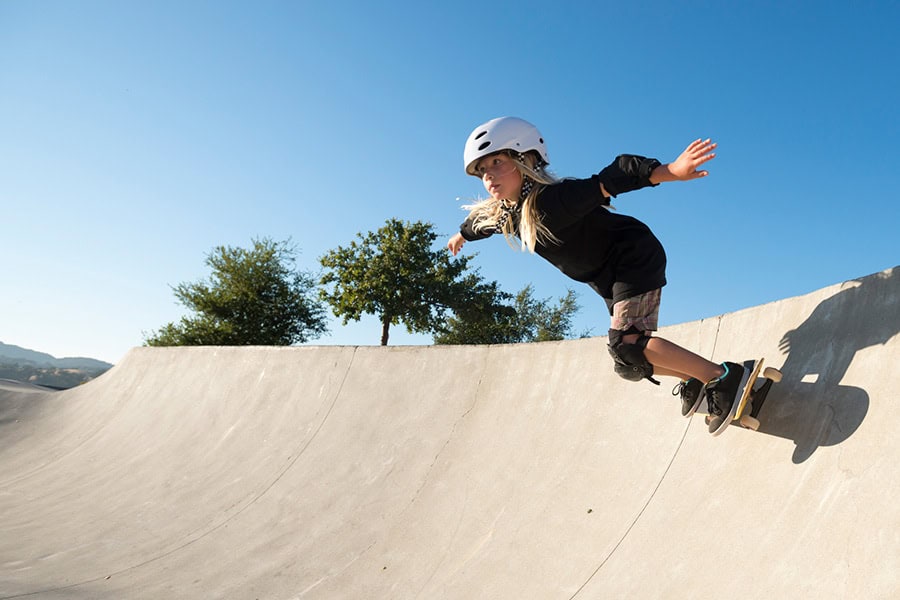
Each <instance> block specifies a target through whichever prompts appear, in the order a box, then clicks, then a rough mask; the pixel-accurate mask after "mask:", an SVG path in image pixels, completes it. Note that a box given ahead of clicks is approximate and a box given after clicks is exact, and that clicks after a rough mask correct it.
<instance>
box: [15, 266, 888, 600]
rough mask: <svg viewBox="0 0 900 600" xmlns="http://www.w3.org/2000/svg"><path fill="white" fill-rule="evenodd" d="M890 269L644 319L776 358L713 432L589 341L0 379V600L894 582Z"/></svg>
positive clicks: (628, 593)
mask: <svg viewBox="0 0 900 600" xmlns="http://www.w3.org/2000/svg"><path fill="white" fill-rule="evenodd" d="M898 331H900V270H898V269H897V268H894V269H891V270H889V271H885V272H883V273H877V274H875V275H871V276H868V277H865V278H861V279H859V280H856V281H852V282H847V283H845V284H841V285H836V286H833V287H829V288H826V289H823V290H820V291H817V292H814V293H812V294H809V295H806V296H802V297H798V298H791V299H787V300H783V301H780V302H776V303H773V304H769V305H766V306H760V307H756V308H751V309H748V310H744V311H741V312H737V313H733V314H727V315H724V316H721V317H716V318H712V319H706V320H703V321H699V322H694V323H687V324H683V325H678V326H674V327H668V328H665V329H664V330H663V331H662V332H661V335H664V336H665V337H667V338H669V339H672V340H674V341H676V342H679V343H681V344H683V345H686V346H688V347H692V348H694V349H697V350H698V351H699V352H700V353H702V354H704V355H706V356H709V357H711V358H713V359H715V360H717V361H721V360H725V359H729V360H735V359H737V360H741V359H746V358H753V357H758V356H765V357H766V359H767V361H768V362H769V363H770V364H772V365H773V366H780V367H782V370H783V371H784V376H785V379H784V381H783V382H782V383H781V384H780V385H778V386H776V387H775V388H773V390H772V393H771V395H770V397H769V401H768V404H767V405H766V407H765V409H764V411H763V413H762V415H761V419H762V421H763V427H762V431H761V432H751V431H747V430H743V429H740V428H738V427H732V428H730V429H729V430H728V431H726V432H725V433H724V434H723V435H722V436H721V437H718V438H712V437H710V436H709V434H707V433H706V428H705V426H704V425H703V423H702V421H701V420H700V418H694V419H690V420H685V419H683V418H682V417H681V416H680V412H679V402H678V400H677V399H675V398H673V397H672V396H671V395H670V389H671V386H672V384H673V382H671V381H668V380H667V381H665V382H664V385H663V387H660V388H656V387H654V386H652V385H650V384H648V383H638V384H635V383H628V382H626V381H623V380H621V379H618V378H617V377H616V376H615V375H614V374H613V372H612V368H611V366H610V359H609V357H608V355H607V353H606V348H605V339H603V338H594V339H586V340H577V341H567V342H560V343H544V344H527V345H513V346H492V347H389V348H378V347H371V348H370V347H359V348H354V347H300V348H171V349H160V348H138V349H134V350H132V351H131V352H130V353H129V354H128V355H127V356H126V357H125V358H124V359H123V360H122V362H121V363H120V364H119V365H117V366H116V367H115V368H114V369H113V370H112V371H110V372H109V373H107V374H106V375H104V376H102V377H100V378H99V379H97V380H95V381H93V382H91V383H89V384H87V385H85V386H82V387H80V388H77V389H74V390H69V391H66V392H57V393H47V392H43V391H39V390H21V389H15V387H9V386H6V387H4V388H2V389H0V598H23V597H27V598H54V599H55V598H66V599H80V598H242V599H252V598H264V599H291V598H339V599H344V598H364V599H368V598H423V599H432V598H459V599H463V598H465V599H472V598H502V599H505V598H513V599H519V598H540V599H545V598H549V599H570V598H667V599H670V598H721V597H728V598H766V599H770V598H786V597H790V598H817V599H822V598H898V597H900V502H898V497H900V469H898V466H897V462H898V459H900V441H898V435H897V424H898V422H900V418H898V414H897V400H898V392H897V388H898V384H900V377H898V367H897V363H898V359H900V336H898V335H897V334H898Z"/></svg>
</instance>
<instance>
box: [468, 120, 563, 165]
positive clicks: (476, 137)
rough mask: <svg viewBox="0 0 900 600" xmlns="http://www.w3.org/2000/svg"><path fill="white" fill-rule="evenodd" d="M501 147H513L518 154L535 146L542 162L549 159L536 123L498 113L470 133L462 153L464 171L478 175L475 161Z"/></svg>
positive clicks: (508, 148) (499, 149)
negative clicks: (498, 115) (497, 117)
mask: <svg viewBox="0 0 900 600" xmlns="http://www.w3.org/2000/svg"><path fill="white" fill-rule="evenodd" d="M501 150H514V151H516V152H519V153H521V154H524V153H526V152H528V151H529V150H534V151H535V152H537V153H538V155H540V157H541V159H542V160H543V161H544V164H549V163H550V159H549V158H548V156H547V145H546V144H544V138H543V136H541V132H540V131H538V130H537V127H535V126H534V125H532V124H531V123H529V122H528V121H525V120H522V119H517V118H516V117H500V118H499V119H492V120H490V121H488V122H487V123H485V124H484V125H479V126H478V127H476V128H475V131H473V132H472V133H471V134H470V135H469V139H468V140H466V150H465V152H464V153H463V160H464V162H465V165H466V173H468V174H469V175H474V176H476V177H477V176H478V174H477V173H475V164H476V163H477V162H478V161H479V160H481V159H482V158H484V157H485V156H487V155H488V154H493V153H494V152H499V151H501Z"/></svg>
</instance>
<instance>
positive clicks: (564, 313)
mask: <svg viewBox="0 0 900 600" xmlns="http://www.w3.org/2000/svg"><path fill="white" fill-rule="evenodd" d="M470 289H471V297H470V302H471V305H469V306H461V307H458V308H457V309H456V310H455V311H454V314H453V315H452V316H450V317H448V318H447V320H446V322H445V324H444V327H443V330H442V331H441V332H439V333H438V334H437V335H435V336H434V343H435V344H511V343H519V342H544V341H550V340H563V339H567V338H573V337H576V334H575V333H574V332H573V330H572V327H573V323H572V320H573V318H574V316H575V314H576V313H577V312H578V310H579V307H578V303H577V301H576V298H577V295H576V294H575V292H574V291H572V290H568V292H567V293H566V295H565V296H563V297H562V298H560V299H559V301H558V302H557V303H556V304H555V305H554V304H551V301H550V299H549V298H547V299H544V300H537V299H535V298H534V288H533V287H532V286H531V285H527V286H525V287H524V288H523V289H522V290H521V291H520V292H519V293H518V294H516V295H515V297H513V296H512V295H510V294H507V293H506V292H502V291H500V290H499V289H498V288H497V284H496V283H495V282H494V283H485V282H483V281H478V282H477V283H476V282H474V281H470ZM580 335H582V336H584V335H586V333H582V334H580Z"/></svg>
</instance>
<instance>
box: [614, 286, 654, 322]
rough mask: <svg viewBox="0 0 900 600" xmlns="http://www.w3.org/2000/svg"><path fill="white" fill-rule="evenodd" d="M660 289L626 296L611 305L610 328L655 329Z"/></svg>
mask: <svg viewBox="0 0 900 600" xmlns="http://www.w3.org/2000/svg"><path fill="white" fill-rule="evenodd" d="M661 296H662V290H661V289H656V290H651V291H649V292H646V293H644V294H641V295H640V296H634V297H632V298H626V299H625V300H621V301H619V302H616V303H615V304H614V305H613V311H612V319H611V325H610V328H611V329H617V330H619V331H628V330H629V329H631V328H632V327H634V328H635V329H637V330H638V331H656V329H657V327H658V325H659V301H660V297H661Z"/></svg>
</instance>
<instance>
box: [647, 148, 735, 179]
mask: <svg viewBox="0 0 900 600" xmlns="http://www.w3.org/2000/svg"><path fill="white" fill-rule="evenodd" d="M717 145H718V144H716V143H715V142H713V141H712V140H710V139H708V138H707V139H706V140H694V141H693V142H691V143H690V144H689V145H688V147H687V148H685V149H684V152H682V153H681V155H680V156H679V157H678V158H676V159H675V161H674V162H670V163H669V164H667V165H663V167H665V168H666V169H667V170H668V174H669V175H670V177H664V178H661V181H664V180H669V181H689V180H691V179H697V178H699V177H706V176H707V175H709V171H705V170H703V171H701V170H699V167H700V166H701V165H702V164H703V163H706V162H708V161H711V160H712V159H714V158H715V157H716V153H715V152H713V150H715V149H716V146H717ZM654 174H655V173H654ZM652 179H653V178H652V177H651V181H652Z"/></svg>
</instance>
